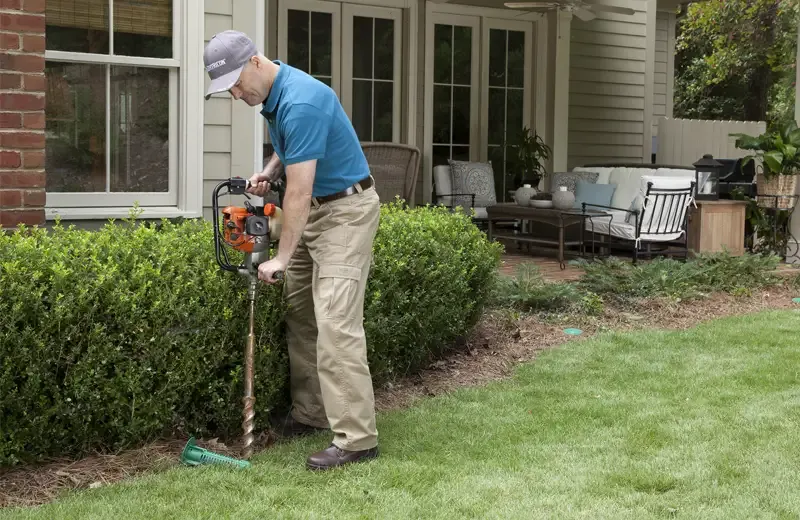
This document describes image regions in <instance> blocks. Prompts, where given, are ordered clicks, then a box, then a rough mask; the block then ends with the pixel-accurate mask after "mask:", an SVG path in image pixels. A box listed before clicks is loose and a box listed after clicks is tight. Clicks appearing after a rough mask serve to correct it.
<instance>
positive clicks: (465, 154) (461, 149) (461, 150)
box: [452, 146, 469, 161]
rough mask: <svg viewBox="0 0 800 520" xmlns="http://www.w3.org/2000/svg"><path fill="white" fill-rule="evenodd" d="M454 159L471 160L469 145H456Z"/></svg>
mask: <svg viewBox="0 0 800 520" xmlns="http://www.w3.org/2000/svg"><path fill="white" fill-rule="evenodd" d="M452 159H453V160H456V161H469V146H454V147H453V157H452Z"/></svg>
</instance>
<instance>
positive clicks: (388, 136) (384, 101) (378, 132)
mask: <svg viewBox="0 0 800 520" xmlns="http://www.w3.org/2000/svg"><path fill="white" fill-rule="evenodd" d="M374 85H375V119H374V121H375V123H374V127H373V132H374V133H373V135H372V139H373V141H386V142H388V141H391V140H392V138H393V137H394V136H393V135H392V119H393V117H392V116H393V111H394V110H393V109H394V83H391V82H389V81H376V82H375V84H374Z"/></svg>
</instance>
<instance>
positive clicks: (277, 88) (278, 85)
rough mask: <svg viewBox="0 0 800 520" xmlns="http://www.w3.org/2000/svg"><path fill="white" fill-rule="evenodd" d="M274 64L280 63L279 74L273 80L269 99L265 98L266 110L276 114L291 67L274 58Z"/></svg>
mask: <svg viewBox="0 0 800 520" xmlns="http://www.w3.org/2000/svg"><path fill="white" fill-rule="evenodd" d="M272 63H274V64H276V65H278V66H279V67H280V68H279V69H278V74H276V75H275V80H274V81H273V82H272V88H271V89H270V90H269V94H268V95H267V99H265V100H264V103H263V105H264V109H263V110H264V111H265V112H266V113H268V114H274V113H275V111H276V110H277V109H278V102H279V101H280V99H281V96H282V94H283V84H284V83H285V82H286V78H287V77H288V76H289V67H288V66H286V65H285V64H283V63H282V62H281V61H280V60H273V62H272Z"/></svg>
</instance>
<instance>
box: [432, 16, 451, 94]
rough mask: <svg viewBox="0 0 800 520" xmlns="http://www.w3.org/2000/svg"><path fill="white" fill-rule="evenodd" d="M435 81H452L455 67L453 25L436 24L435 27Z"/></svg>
mask: <svg viewBox="0 0 800 520" xmlns="http://www.w3.org/2000/svg"><path fill="white" fill-rule="evenodd" d="M433 50H434V55H433V81H434V82H435V83H450V82H451V80H452V70H453V69H452V67H453V26H452V25H440V24H436V25H435V26H434V28H433Z"/></svg>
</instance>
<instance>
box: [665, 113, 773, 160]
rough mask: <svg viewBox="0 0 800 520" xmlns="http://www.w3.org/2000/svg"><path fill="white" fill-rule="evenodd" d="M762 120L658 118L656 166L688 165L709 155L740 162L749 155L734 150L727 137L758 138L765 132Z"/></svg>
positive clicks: (744, 151)
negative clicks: (741, 135) (756, 136)
mask: <svg viewBox="0 0 800 520" xmlns="http://www.w3.org/2000/svg"><path fill="white" fill-rule="evenodd" d="M766 128H767V124H766V122H764V121H711V120H702V119H671V118H668V117H662V118H659V121H658V151H657V153H656V162H657V163H658V164H674V165H679V166H691V165H692V163H694V162H695V161H697V160H698V159H700V158H701V157H703V155H704V154H707V153H710V154H711V155H713V156H714V158H715V159H740V158H742V157H744V156H745V155H747V154H748V152H747V151H746V150H740V149H738V148H736V145H735V142H736V139H735V138H733V137H730V134H740V133H741V134H750V135H759V134H762V133H764V132H765V131H766Z"/></svg>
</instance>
